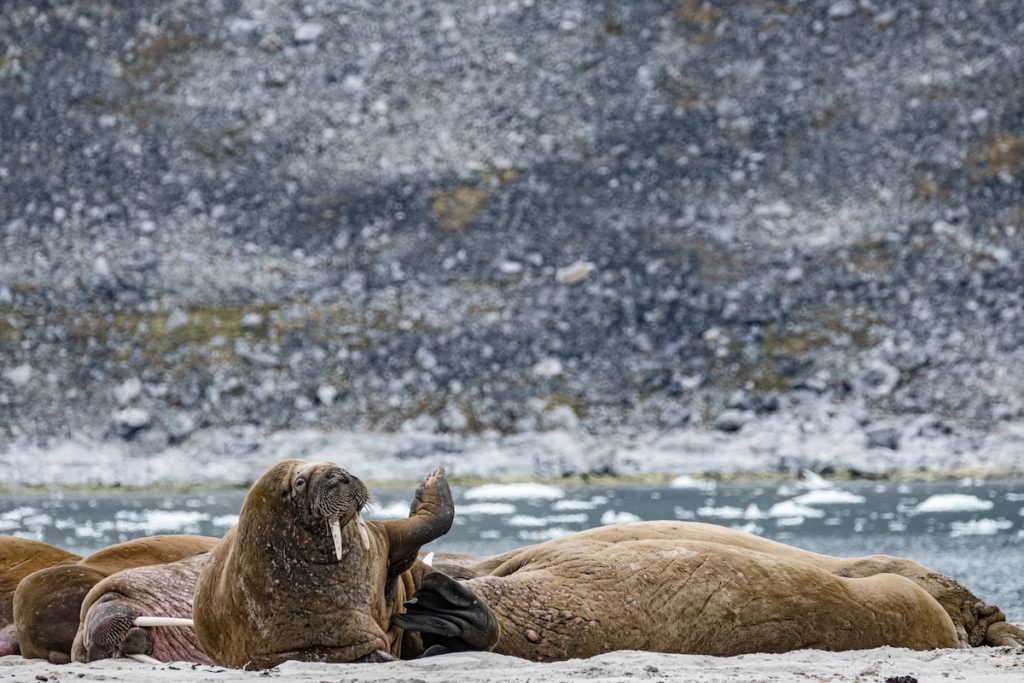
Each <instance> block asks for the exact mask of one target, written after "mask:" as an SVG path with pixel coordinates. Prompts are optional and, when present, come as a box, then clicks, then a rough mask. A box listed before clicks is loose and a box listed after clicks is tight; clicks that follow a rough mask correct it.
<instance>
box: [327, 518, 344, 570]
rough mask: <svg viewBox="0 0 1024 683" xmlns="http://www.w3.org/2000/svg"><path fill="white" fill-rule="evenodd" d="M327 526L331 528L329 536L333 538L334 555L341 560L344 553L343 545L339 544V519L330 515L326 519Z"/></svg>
mask: <svg viewBox="0 0 1024 683" xmlns="http://www.w3.org/2000/svg"><path fill="white" fill-rule="evenodd" d="M327 526H328V527H330V529H331V538H333V539H334V556H335V557H337V558H338V560H341V556H342V555H343V554H344V547H343V546H342V545H341V520H340V519H338V518H337V517H332V518H330V519H329V520H327Z"/></svg>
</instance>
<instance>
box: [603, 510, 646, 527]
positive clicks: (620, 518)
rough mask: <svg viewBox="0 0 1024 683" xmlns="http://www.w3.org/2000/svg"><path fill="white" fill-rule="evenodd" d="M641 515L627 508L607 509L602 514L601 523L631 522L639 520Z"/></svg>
mask: <svg viewBox="0 0 1024 683" xmlns="http://www.w3.org/2000/svg"><path fill="white" fill-rule="evenodd" d="M639 521H640V516H639V515H634V514H633V513H632V512H626V511H625V510H622V511H619V510H605V511H604V513H602V515H601V524H629V523H630V522H639Z"/></svg>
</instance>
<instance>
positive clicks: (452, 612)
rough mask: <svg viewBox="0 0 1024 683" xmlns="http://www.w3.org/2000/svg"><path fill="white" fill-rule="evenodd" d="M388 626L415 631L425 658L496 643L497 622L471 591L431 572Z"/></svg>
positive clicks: (490, 645) (453, 580)
mask: <svg viewBox="0 0 1024 683" xmlns="http://www.w3.org/2000/svg"><path fill="white" fill-rule="evenodd" d="M405 610H406V611H405V613H404V614H396V615H394V616H392V617H391V622H392V623H394V624H396V625H398V626H400V627H402V628H404V629H406V630H408V631H418V632H419V633H420V634H421V637H422V638H423V646H424V647H425V648H426V651H425V652H424V655H425V656H429V655H432V654H441V653H442V652H461V651H464V650H489V649H491V648H492V647H494V644H495V643H497V642H498V633H499V631H498V620H497V619H496V618H495V617H494V612H492V611H491V608H490V607H488V606H487V604H486V603H485V602H484V601H483V600H482V599H481V598H480V597H479V596H478V595H477V594H476V593H474V592H473V591H471V590H470V589H469V588H467V587H466V586H465V585H463V584H461V583H459V582H458V581H456V580H455V579H453V578H451V577H450V576H446V575H445V574H442V573H440V572H431V573H429V574H427V575H425V576H424V577H423V581H422V582H421V583H420V588H419V590H418V591H416V594H415V595H414V596H413V597H412V599H411V600H409V601H408V602H406V603H405Z"/></svg>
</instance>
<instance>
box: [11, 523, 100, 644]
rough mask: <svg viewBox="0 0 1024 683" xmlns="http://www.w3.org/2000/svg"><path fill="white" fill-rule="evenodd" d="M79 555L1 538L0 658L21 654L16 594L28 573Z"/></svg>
mask: <svg viewBox="0 0 1024 683" xmlns="http://www.w3.org/2000/svg"><path fill="white" fill-rule="evenodd" d="M80 559H82V558H81V557H80V556H79V555H76V554H74V553H70V552H68V551H66V550H62V549H61V548H57V547H54V546H52V545H47V544H46V543H40V542H39V541H32V540H29V539H27V538H19V537H18V536H3V535H0V657H3V656H4V655H16V654H19V653H20V649H19V647H18V639H17V636H16V635H15V628H14V591H15V589H17V587H18V584H19V583H21V580H22V579H24V578H25V577H26V576H28V575H29V574H31V573H33V572H35V571H38V570H40V569H45V568H47V567H56V566H58V565H62V564H74V563H75V562H78V561H79V560H80Z"/></svg>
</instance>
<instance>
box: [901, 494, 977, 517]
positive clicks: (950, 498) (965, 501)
mask: <svg viewBox="0 0 1024 683" xmlns="http://www.w3.org/2000/svg"><path fill="white" fill-rule="evenodd" d="M992 506H993V503H992V501H991V500H982V499H981V498H978V497H977V496H972V495H970V494H967V493H940V494H936V495H934V496H929V497H928V498H926V499H925V500H923V501H922V502H921V503H918V505H917V506H916V507H915V508H913V512H914V513H916V514H921V513H923V512H978V511H981V510H991V509H992Z"/></svg>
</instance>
